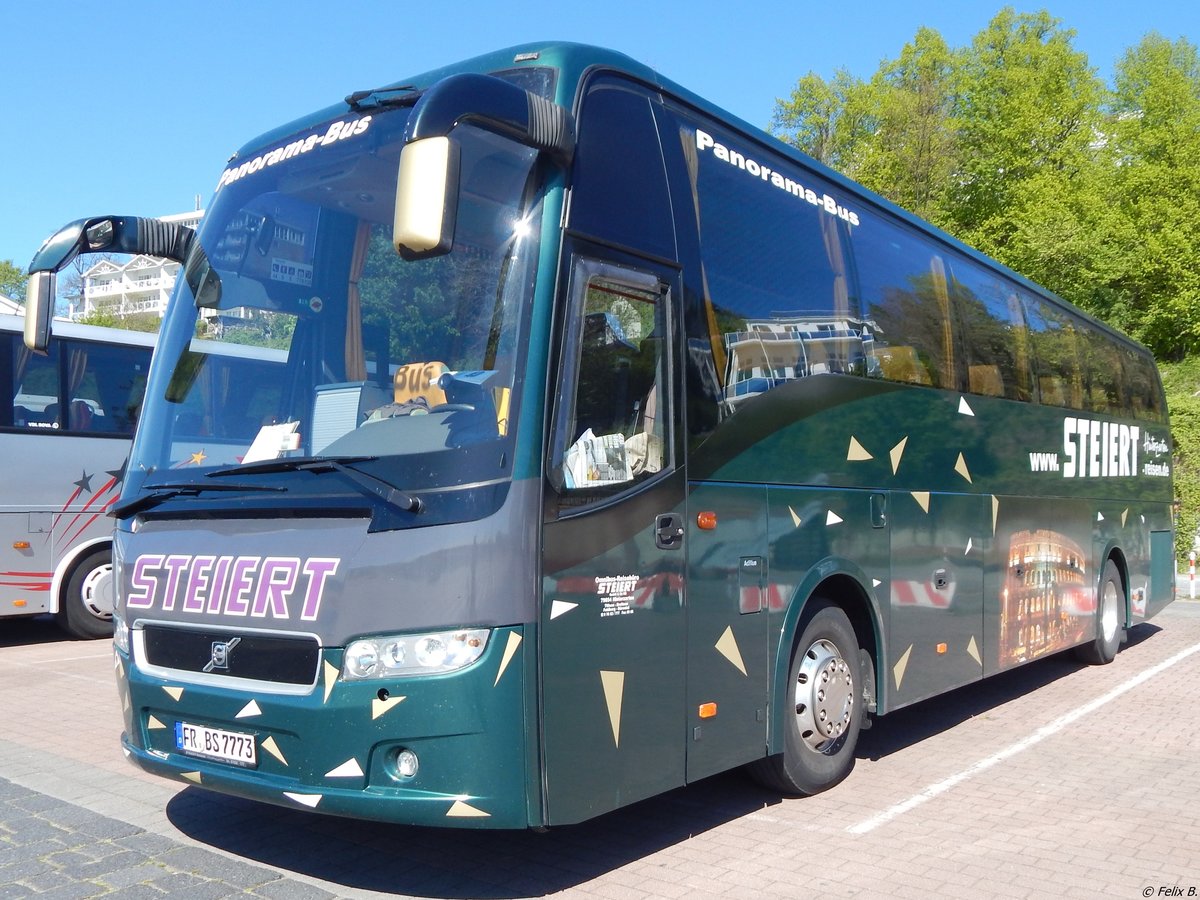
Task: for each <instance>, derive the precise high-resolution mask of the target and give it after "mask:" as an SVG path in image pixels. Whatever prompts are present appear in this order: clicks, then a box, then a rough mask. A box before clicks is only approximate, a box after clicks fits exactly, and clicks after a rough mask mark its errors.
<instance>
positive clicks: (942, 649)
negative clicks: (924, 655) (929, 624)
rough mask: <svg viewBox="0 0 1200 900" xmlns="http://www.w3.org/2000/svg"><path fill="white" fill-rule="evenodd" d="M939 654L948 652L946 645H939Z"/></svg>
mask: <svg viewBox="0 0 1200 900" xmlns="http://www.w3.org/2000/svg"><path fill="white" fill-rule="evenodd" d="M937 652H938V653H945V652H946V645H945V644H938V645H937Z"/></svg>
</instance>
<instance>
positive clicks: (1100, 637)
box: [1075, 559, 1125, 666]
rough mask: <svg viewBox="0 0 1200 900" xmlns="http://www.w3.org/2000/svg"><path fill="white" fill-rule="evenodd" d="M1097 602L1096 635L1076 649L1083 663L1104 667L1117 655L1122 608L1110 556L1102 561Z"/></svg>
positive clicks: (1120, 589)
mask: <svg viewBox="0 0 1200 900" xmlns="http://www.w3.org/2000/svg"><path fill="white" fill-rule="evenodd" d="M1096 601H1097V602H1096V637H1095V638H1094V639H1093V640H1090V641H1088V642H1087V643H1086V644H1083V645H1082V646H1080V647H1078V648H1076V651H1075V652H1076V654H1077V655H1078V656H1079V658H1080V659H1082V660H1083V661H1084V662H1087V663H1091V664H1092V665H1095V666H1103V665H1107V664H1108V663H1110V662H1112V661H1113V660H1114V659H1116V658H1117V648H1118V647H1119V646H1120V644H1121V619H1122V618H1123V616H1122V613H1123V612H1124V609H1125V589H1124V588H1123V587H1122V583H1121V573H1120V571H1119V570H1118V569H1117V564H1116V563H1114V562H1113V561H1112V560H1111V559H1110V560H1108V561H1107V562H1106V563H1105V564H1104V577H1103V578H1102V579H1100V594H1099V596H1098V597H1097V598H1096Z"/></svg>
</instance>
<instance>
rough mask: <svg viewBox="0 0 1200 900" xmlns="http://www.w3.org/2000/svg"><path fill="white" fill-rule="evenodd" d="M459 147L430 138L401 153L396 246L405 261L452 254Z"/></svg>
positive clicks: (394, 237)
mask: <svg viewBox="0 0 1200 900" xmlns="http://www.w3.org/2000/svg"><path fill="white" fill-rule="evenodd" d="M458 175H459V172H458V145H457V144H456V143H455V142H454V141H452V140H451V139H450V138H449V137H446V136H442V137H428V138H423V139H421V140H417V141H413V142H412V143H411V144H405V145H404V149H403V150H401V151H400V174H399V178H398V180H397V183H396V213H395V221H394V222H393V229H392V242H393V243H394V244H395V247H396V252H397V253H399V254H400V255H401V256H403V257H404V258H405V259H419V258H421V257H424V256H437V255H439V254H443V253H449V252H450V248H451V247H452V246H453V244H454V222H455V213H456V211H457V210H458Z"/></svg>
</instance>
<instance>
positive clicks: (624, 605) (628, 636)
mask: <svg viewBox="0 0 1200 900" xmlns="http://www.w3.org/2000/svg"><path fill="white" fill-rule="evenodd" d="M569 266H570V269H569V289H568V297H569V299H568V303H567V308H566V310H565V311H564V326H563V330H562V333H563V335H564V337H563V347H562V352H561V355H560V360H561V361H560V364H559V366H558V368H557V371H556V372H555V373H554V375H555V377H556V378H557V379H558V381H557V385H558V392H559V397H558V401H557V404H556V409H555V413H554V420H553V421H554V435H553V438H552V449H551V453H550V462H549V463H548V465H549V472H548V484H547V487H546V496H547V503H546V520H545V527H544V531H543V553H544V557H543V595H542V606H541V613H540V621H539V634H540V641H541V694H542V736H543V753H544V777H545V785H544V787H545V791H546V798H547V815H548V821H549V822H550V823H551V824H564V823H568V822H576V821H580V820H582V819H585V818H588V817H590V816H594V815H597V814H599V813H602V812H605V811H607V810H610V809H615V808H617V807H619V806H623V805H625V804H627V803H630V802H633V801H635V800H639V799H641V798H643V797H649V796H652V795H654V794H657V793H660V792H661V791H663V790H667V789H669V788H671V787H675V786H678V785H681V784H683V781H684V771H683V770H684V745H683V742H682V741H681V740H680V735H681V732H682V719H683V703H684V672H685V666H684V641H685V627H684V625H685V610H684V591H683V571H684V559H685V552H684V540H685V528H684V524H683V523H684V505H685V478H684V471H683V465H682V450H681V447H680V444H679V439H680V435H681V430H682V429H681V428H680V425H679V417H680V409H681V404H680V402H679V390H678V383H679V376H678V341H677V339H676V338H675V335H677V334H678V325H677V322H678V318H679V310H678V309H677V307H676V302H675V298H676V297H677V296H678V290H677V287H676V285H677V281H676V273H675V272H673V271H671V270H670V269H668V268H666V267H659V266H656V265H654V264H652V263H647V262H645V261H642V260H639V259H636V258H629V257H626V258H620V257H619V255H618V254H616V253H615V251H603V250H599V249H598V248H592V247H589V246H583V245H580V244H578V243H576V244H575V246H574V254H573V255H572V256H571V262H570V264H569Z"/></svg>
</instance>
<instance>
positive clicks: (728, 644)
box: [713, 625, 746, 675]
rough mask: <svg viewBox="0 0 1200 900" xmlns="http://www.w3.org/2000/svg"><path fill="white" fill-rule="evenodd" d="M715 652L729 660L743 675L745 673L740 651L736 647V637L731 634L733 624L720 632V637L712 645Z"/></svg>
mask: <svg viewBox="0 0 1200 900" xmlns="http://www.w3.org/2000/svg"><path fill="white" fill-rule="evenodd" d="M713 646H714V647H716V648H717V652H718V653H720V654H721V655H722V656H723V657H725V658H726V659H727V660H729V661H730V662H731V663H733V665H734V666H735V667H736V668H737V670H738V671H739V672H741V673H742V674H743V675H745V674H746V664H745V663H744V662H743V661H742V652H741V650H739V649H738V643H737V638H736V637H734V636H733V626H732V625H728V626H726V628H725V631H724V632H723V633H722V634H721V639H720V640H718V641H717V642H716V644H714V645H713Z"/></svg>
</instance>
